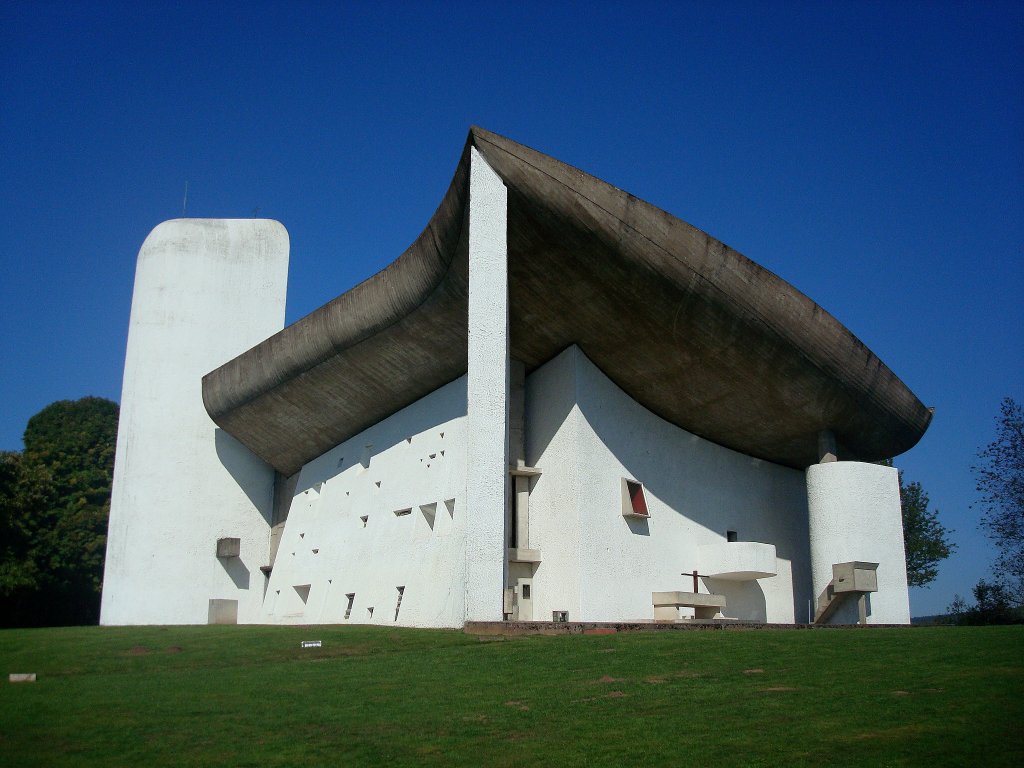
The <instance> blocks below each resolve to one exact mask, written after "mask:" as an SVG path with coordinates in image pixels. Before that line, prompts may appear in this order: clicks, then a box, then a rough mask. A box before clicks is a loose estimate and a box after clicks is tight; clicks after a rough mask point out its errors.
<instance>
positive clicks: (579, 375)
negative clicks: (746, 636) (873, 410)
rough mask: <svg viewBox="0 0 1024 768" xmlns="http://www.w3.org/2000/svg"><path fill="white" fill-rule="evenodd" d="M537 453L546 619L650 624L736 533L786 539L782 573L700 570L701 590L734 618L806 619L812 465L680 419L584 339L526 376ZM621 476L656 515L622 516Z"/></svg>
mask: <svg viewBox="0 0 1024 768" xmlns="http://www.w3.org/2000/svg"><path fill="white" fill-rule="evenodd" d="M680 385H681V386H685V382H681V383H680ZM527 461H528V463H531V464H535V465H536V466H538V467H540V468H541V469H542V470H543V475H541V477H540V478H539V479H537V480H535V481H534V487H533V492H532V494H531V496H530V527H531V534H530V537H531V538H530V543H531V546H532V547H534V548H536V549H540V550H541V554H542V562H541V564H540V566H539V567H538V569H537V572H536V575H535V577H534V589H533V600H534V610H535V614H534V615H535V616H538V617H547V616H550V615H551V611H555V610H568V611H569V618H570V620H583V621H615V620H623V619H651V618H653V607H652V605H651V592H654V591H670V590H680V591H690V590H692V588H693V580H692V577H691V576H689V575H682V574H683V573H688V572H690V571H692V570H694V569H696V568H699V567H701V563H700V551H699V547H700V546H701V545H702V544H711V543H716V542H724V541H725V539H726V531H728V530H733V531H736V532H737V534H738V538H739V539H740V540H741V541H759V542H764V543H767V544H774V545H775V546H776V551H777V561H776V570H777V574H778V575H776V576H774V577H771V578H766V579H760V580H756V581H746V582H733V581H726V580H724V579H715V580H712V579H702V580H701V583H700V591H701V592H714V593H718V594H724V595H726V598H727V601H728V606H727V608H726V609H725V615H726V616H728V617H733V618H741V619H743V618H745V619H756V620H762V621H769V622H787V623H788V622H793V621H794V620H801V621H803V620H805V617H806V606H807V600H808V599H809V598H810V592H811V590H810V586H811V585H810V578H809V574H810V562H809V552H808V537H807V499H806V486H805V484H804V476H803V473H802V472H799V471H796V470H792V469H789V468H787V467H781V466H778V465H775V464H771V463H769V462H765V461H761V460H759V459H754V458H751V457H749V456H745V455H743V454H740V453H736V452H735V451H731V450H729V449H727V448H723V447H721V446H719V445H716V444H714V443H710V442H708V441H706V440H703V439H701V438H699V437H697V436H695V435H692V434H690V433H688V432H686V431H685V430H682V429H680V428H678V427H676V426H674V425H672V424H669V423H668V422H666V421H664V420H663V419H661V418H659V417H658V416H656V415H654V414H653V413H651V412H650V411H648V410H647V409H645V408H644V407H643V406H641V405H639V404H638V403H637V402H636V401H634V400H633V399H632V398H630V397H629V396H628V395H626V394H625V393H624V392H623V391H622V390H620V389H619V388H618V387H617V386H616V385H615V384H614V383H612V382H611V381H610V380H609V379H608V378H607V377H606V376H605V375H604V374H603V373H602V372H601V371H600V370H599V369H597V367H596V366H594V365H593V363H591V362H590V360H589V359H588V358H587V357H586V356H585V355H584V354H583V353H582V352H581V351H580V350H579V349H578V348H577V347H570V348H569V349H567V350H566V351H564V352H563V353H562V354H561V355H559V356H557V357H556V358H555V359H553V360H551V361H550V362H548V363H547V364H545V365H544V366H542V367H541V368H539V369H538V370H536V371H535V372H533V373H532V374H531V376H530V377H529V378H528V380H527ZM623 477H626V478H629V479H633V480H636V481H638V482H640V483H642V484H643V486H644V489H645V493H646V498H647V504H648V507H649V509H650V515H651V516H650V519H648V520H642V519H636V518H624V517H623V516H622V501H621V480H622V478H623ZM691 613H692V611H691ZM683 615H686V609H683Z"/></svg>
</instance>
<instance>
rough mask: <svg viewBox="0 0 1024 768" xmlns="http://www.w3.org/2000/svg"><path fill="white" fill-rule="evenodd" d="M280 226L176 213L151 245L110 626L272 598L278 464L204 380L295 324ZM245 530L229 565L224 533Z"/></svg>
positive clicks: (110, 584) (192, 615) (122, 446)
mask: <svg viewBox="0 0 1024 768" xmlns="http://www.w3.org/2000/svg"><path fill="white" fill-rule="evenodd" d="M287 272H288V233H287V232H286V231H285V229H284V227H283V226H282V225H281V224H279V223H278V222H276V221H270V220H265V219H257V220H222V219H177V220H173V221H167V222H164V223H163V224H160V225H159V226H158V227H156V229H154V230H153V231H152V232H151V233H150V235H149V237H147V238H146V241H145V243H143V245H142V249H141V250H140V251H139V258H138V263H137V266H136V272H135V289H134V293H133V296H132V312H131V320H130V323H129V330H128V348H127V353H126V358H125V371H124V383H123V388H122V394H121V418H120V426H119V429H118V436H117V454H116V461H115V466H114V486H113V494H112V499H111V509H110V522H109V525H108V538H107V556H106V566H105V572H104V584H103V598H102V607H101V612H100V623H102V624H205V623H206V622H207V618H208V605H209V600H210V599H225V600H238V602H239V605H238V615H239V618H240V619H242V618H243V617H254V616H256V615H258V612H259V607H260V604H261V601H262V592H263V590H262V586H263V575H262V574H261V573H260V571H259V567H260V566H261V565H263V564H265V563H266V558H267V547H268V531H269V523H268V521H269V518H270V514H271V500H272V494H273V482H274V473H273V470H271V469H270V467H268V466H267V465H266V464H264V463H263V462H262V461H260V460H259V459H257V458H256V457H255V456H253V455H252V454H251V453H250V452H249V451H248V450H247V449H246V448H244V447H243V446H242V445H241V444H239V443H238V442H237V441H236V440H235V439H234V438H232V437H231V436H229V435H228V434H226V433H225V432H223V431H222V430H220V429H219V428H217V426H216V425H215V424H214V423H213V422H212V421H211V420H210V418H209V416H208V415H207V414H206V411H205V409H204V408H203V402H202V390H201V381H202V376H203V375H204V374H206V373H208V372H209V371H211V370H213V369H214V368H216V367H217V366H219V365H221V364H223V363H224V362H226V361H227V360H229V359H231V358H232V357H234V356H236V355H238V354H240V353H241V352H244V351H245V350H246V349H248V348H250V347H252V346H253V345H254V344H256V343H258V342H260V341H262V340H263V339H265V338H266V337H267V336H269V335H271V334H273V333H276V332H277V331H279V330H280V329H281V328H282V326H283V324H284V310H285V289H286V284H287ZM222 537H236V538H240V539H241V554H240V556H239V557H237V558H232V559H225V560H219V559H218V558H217V557H216V545H217V539H218V538H222Z"/></svg>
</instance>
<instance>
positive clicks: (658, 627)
mask: <svg viewBox="0 0 1024 768" xmlns="http://www.w3.org/2000/svg"><path fill="white" fill-rule="evenodd" d="M911 628H912V627H911V626H909V625H905V624H867V625H858V624H829V625H826V626H816V625H814V624H766V623H762V622H756V621H736V620H732V619H703V620H701V619H691V620H689V621H677V622H655V621H639V620H638V621H608V622H602V621H564V622H561V621H559V622H553V621H467V622H466V624H465V626H463V628H462V631H463V632H465V633H466V634H467V635H479V636H480V637H498V636H506V637H515V636H524V635H598V634H600V635H610V634H616V633H619V632H677V631H687V632H688V631H691V630H719V629H733V630H773V629H774V630H780V629H781V630H795V629H815V630H834V629H858V630H866V629H911Z"/></svg>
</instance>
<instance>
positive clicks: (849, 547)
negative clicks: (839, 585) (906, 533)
mask: <svg viewBox="0 0 1024 768" xmlns="http://www.w3.org/2000/svg"><path fill="white" fill-rule="evenodd" d="M807 500H808V515H809V533H810V541H811V571H812V579H813V582H814V594H815V596H817V595H820V594H821V593H822V591H824V589H825V588H826V587H827V586H828V583H829V582H830V581H831V580H832V565H833V564H834V563H844V562H849V561H851V560H863V561H867V562H872V563H878V564H879V565H878V571H877V576H878V592H875V593H871V594H869V596H868V617H867V618H868V623H869V624H909V623H910V598H909V596H908V593H907V569H906V559H905V555H904V549H903V522H902V516H901V513H900V492H899V480H898V476H897V470H896V469H895V468H893V467H884V466H881V465H879V464H864V463H861V462H855V461H836V462H830V463H827V464H815V465H813V466H811V467H808V468H807ZM830 623H833V624H856V623H857V601H856V600H855V599H849V598H848V599H847V600H846V602H845V604H844V605H842V606H840V608H839V610H838V611H837V612H836V614H835V615H834V616H833V617H832V619H831V621H830Z"/></svg>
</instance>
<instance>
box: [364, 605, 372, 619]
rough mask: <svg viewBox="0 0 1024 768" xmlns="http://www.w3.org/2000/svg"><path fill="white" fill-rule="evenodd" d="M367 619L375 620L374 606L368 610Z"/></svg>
mask: <svg viewBox="0 0 1024 768" xmlns="http://www.w3.org/2000/svg"><path fill="white" fill-rule="evenodd" d="M366 618H368V619H372V618H373V606H372V605H371V606H370V607H368V608H367V609H366Z"/></svg>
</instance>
